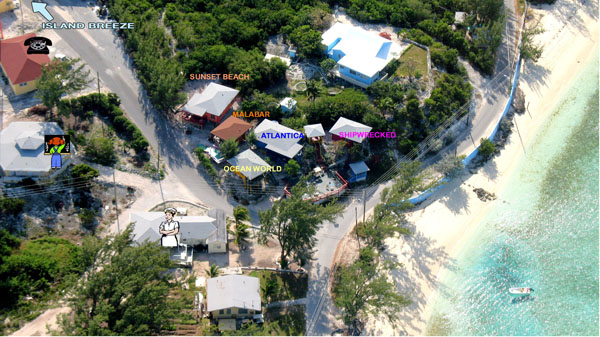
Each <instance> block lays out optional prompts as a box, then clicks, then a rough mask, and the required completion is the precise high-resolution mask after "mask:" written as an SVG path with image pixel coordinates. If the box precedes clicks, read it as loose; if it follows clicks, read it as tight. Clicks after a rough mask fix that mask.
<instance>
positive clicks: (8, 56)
mask: <svg viewBox="0 0 600 337" xmlns="http://www.w3.org/2000/svg"><path fill="white" fill-rule="evenodd" d="M34 36H36V35H35V34H34V33H29V34H26V35H23V36H18V37H15V38H12V39H6V40H2V41H0V63H2V67H4V71H6V76H8V78H9V79H10V82H11V83H12V84H13V85H16V84H19V83H23V82H29V81H31V80H35V79H37V78H39V77H40V76H41V75H42V64H44V63H50V58H49V57H48V55H45V54H27V46H25V45H24V43H25V40H27V39H28V38H30V37H34Z"/></svg>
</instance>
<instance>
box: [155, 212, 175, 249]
mask: <svg viewBox="0 0 600 337" xmlns="http://www.w3.org/2000/svg"><path fill="white" fill-rule="evenodd" d="M175 214H177V210H176V209H175V208H172V207H169V208H167V209H165V221H163V222H161V223H160V225H159V226H158V232H159V233H160V234H161V235H162V237H161V238H160V245H161V246H163V247H177V246H179V242H178V241H177V234H179V221H175V220H173V217H174V216H175Z"/></svg>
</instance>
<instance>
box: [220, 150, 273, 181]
mask: <svg viewBox="0 0 600 337" xmlns="http://www.w3.org/2000/svg"><path fill="white" fill-rule="evenodd" d="M227 163H229V165H231V166H236V167H239V168H240V170H239V171H236V172H235V173H236V174H238V175H239V176H240V177H241V178H242V179H244V180H246V179H248V180H253V179H255V178H257V177H260V176H261V175H263V174H265V172H267V169H266V168H268V167H270V165H269V164H268V163H267V162H266V161H264V160H263V159H262V158H261V157H259V156H258V155H257V154H256V153H254V152H253V151H252V150H250V149H248V150H246V151H244V152H242V153H240V154H238V155H237V156H235V157H233V158H231V159H229V160H228V161H227ZM263 167H264V169H263Z"/></svg>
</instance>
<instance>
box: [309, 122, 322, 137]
mask: <svg viewBox="0 0 600 337" xmlns="http://www.w3.org/2000/svg"><path fill="white" fill-rule="evenodd" d="M304 133H305V134H306V137H322V136H325V130H323V125H321V123H319V124H311V125H305V126H304Z"/></svg>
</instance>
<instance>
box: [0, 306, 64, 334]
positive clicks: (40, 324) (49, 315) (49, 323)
mask: <svg viewBox="0 0 600 337" xmlns="http://www.w3.org/2000/svg"><path fill="white" fill-rule="evenodd" d="M69 312H71V308H68V307H62V308H54V309H50V310H47V311H46V312H44V313H43V314H41V315H39V316H38V317H37V318H36V319H34V320H33V321H31V322H29V323H27V324H25V325H24V326H23V327H22V328H21V329H19V330H18V331H16V332H15V333H13V334H12V335H11V336H46V335H48V329H50V330H52V329H56V328H57V327H58V324H57V322H56V319H57V317H58V315H59V314H66V313H69Z"/></svg>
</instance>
